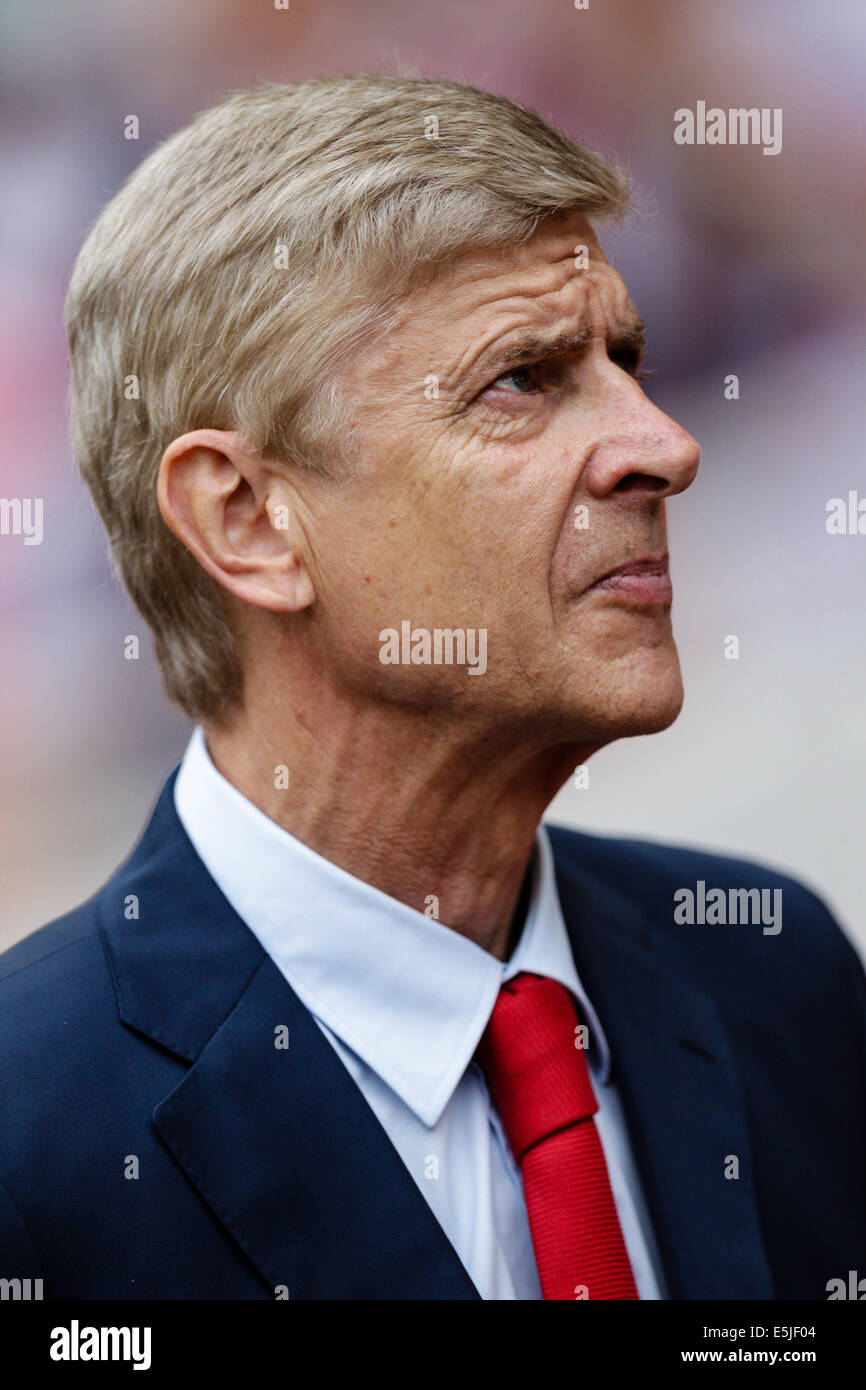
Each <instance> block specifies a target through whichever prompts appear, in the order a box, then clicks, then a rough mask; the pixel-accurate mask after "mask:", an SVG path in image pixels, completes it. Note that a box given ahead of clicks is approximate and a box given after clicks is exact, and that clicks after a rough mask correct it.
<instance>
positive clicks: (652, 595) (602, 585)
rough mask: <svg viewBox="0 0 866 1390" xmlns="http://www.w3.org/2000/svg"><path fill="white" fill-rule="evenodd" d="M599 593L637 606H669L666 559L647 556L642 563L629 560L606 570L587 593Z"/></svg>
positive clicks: (669, 587)
mask: <svg viewBox="0 0 866 1390" xmlns="http://www.w3.org/2000/svg"><path fill="white" fill-rule="evenodd" d="M599 591H601V592H603V593H607V594H610V595H612V596H614V595H620V596H621V597H623V598H629V599H632V600H633V601H635V602H638V603H670V602H671V600H672V598H673V592H674V591H673V587H672V585H671V577H670V574H669V572H668V556H667V553H665V554H664V555H656V556H647V557H646V558H645V559H643V560H632V561H630V563H629V564H627V565H617V567H616V569H612V570H608V572H607V574H603V575H602V576H601V578H600V579H597V580H596V581H595V583H594V584H592V585H590V587H589V589H588V590H587V593H596V592H599Z"/></svg>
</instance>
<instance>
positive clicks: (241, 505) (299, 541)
mask: <svg viewBox="0 0 866 1390" xmlns="http://www.w3.org/2000/svg"><path fill="white" fill-rule="evenodd" d="M280 482H281V480H278V478H277V475H276V474H275V473H274V472H273V469H272V467H269V466H268V465H267V464H265V463H264V461H263V460H261V459H259V458H258V457H257V456H255V455H253V454H251V453H250V452H249V450H248V449H246V448H245V447H244V446H243V445H242V444H241V442H240V439H239V437H238V435H236V434H234V433H231V432H229V431H222V430H196V431H193V432H191V433H190V434H186V435H182V436H180V437H179V438H178V439H175V440H173V441H172V443H171V444H170V445H169V447H168V448H167V449H166V451H165V454H164V455H163V458H162V461H161V464H160V469H159V478H158V482H157V499H158V504H159V509H160V512H161V514H162V517H163V520H164V521H165V523H166V525H167V526H168V527H169V529H170V530H171V531H172V532H173V533H174V534H175V535H176V536H177V537H178V539H179V540H180V541H181V542H182V543H183V544H184V545H185V546H186V548H187V550H189V552H190V553H191V554H192V555H193V556H194V557H195V559H196V560H197V561H198V563H199V564H200V565H201V566H202V568H203V569H204V570H205V571H206V572H207V573H208V574H209V575H211V577H212V578H213V579H215V580H216V581H217V583H219V584H221V585H222V586H223V588H225V589H227V590H228V591H229V592H230V593H231V594H233V595H234V596H235V597H236V598H238V599H241V600H242V601H243V602H245V603H251V604H254V605H255V606H256V607H259V608H266V609H269V610H271V611H273V612H297V611H300V610H301V609H303V608H307V607H309V606H310V604H312V603H313V602H314V601H315V592H314V589H313V584H312V579H311V577H310V574H309V571H308V569H307V565H306V563H305V559H304V553H305V548H306V547H305V536H304V533H303V529H302V527H301V526H300V523H299V521H298V517H297V514H296V509H295V507H294V506H292V505H291V502H290V501H289V500H288V499H287V496H286V490H285V489H284V488H283V487H282V486H280Z"/></svg>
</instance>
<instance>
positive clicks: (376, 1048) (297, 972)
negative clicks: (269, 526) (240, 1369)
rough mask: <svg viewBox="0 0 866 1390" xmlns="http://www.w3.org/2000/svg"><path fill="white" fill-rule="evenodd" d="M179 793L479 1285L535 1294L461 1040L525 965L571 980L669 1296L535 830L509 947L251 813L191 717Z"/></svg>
mask: <svg viewBox="0 0 866 1390" xmlns="http://www.w3.org/2000/svg"><path fill="white" fill-rule="evenodd" d="M175 804H176V807H177V812H178V815H179V816H180V819H181V822H182V824H183V826H184V829H185V830H186V832H187V834H188V835H189V838H190V840H191V841H192V843H193V846H194V848H195V850H196V852H197V853H198V855H199V857H200V858H201V860H202V861H203V863H204V865H205V867H206V868H207V870H208V871H209V873H210V875H211V877H212V878H213V879H214V880H215V882H216V884H217V886H218V887H219V888H220V890H221V891H222V893H223V894H224V896H225V897H226V898H227V899H228V901H229V902H230V903H231V905H232V907H233V908H234V909H235V911H236V912H237V913H238V915H239V916H240V917H241V918H242V919H243V921H244V922H245V923H246V925H247V926H248V927H249V929H250V931H251V932H252V933H253V934H254V935H255V936H256V937H257V938H258V940H259V942H260V943H261V945H262V947H263V948H264V950H265V951H266V952H267V953H268V955H269V956H270V957H271V959H272V960H273V961H274V964H275V965H276V966H277V967H278V969H279V970H280V971H281V972H282V974H283V975H284V976H285V978H286V979H287V980H288V982H289V984H290V985H291V987H292V989H293V990H294V991H295V993H296V994H297V995H298V997H299V999H300V1000H301V1002H302V1003H303V1004H304V1005H306V1007H307V1008H308V1009H309V1011H310V1013H311V1014H312V1015H313V1017H314V1018H315V1020H316V1022H317V1023H318V1025H319V1027H320V1028H321V1030H322V1032H323V1033H324V1035H325V1037H326V1038H327V1039H328V1041H329V1042H330V1043H331V1045H332V1046H333V1047H334V1049H335V1050H336V1052H337V1053H338V1054H339V1056H340V1058H341V1059H342V1061H343V1063H344V1065H345V1066H346V1067H347V1069H348V1070H349V1072H350V1073H351V1075H352V1076H353V1077H354V1079H355V1081H356V1083H357V1085H358V1086H359V1088H360V1090H361V1092H362V1094H363V1096H364V1098H365V1099H366V1101H367V1103H368V1105H369V1106H370V1108H371V1110H372V1111H373V1112H374V1114H375V1115H376V1117H377V1118H378V1120H379V1122H380V1124H381V1125H382V1127H383V1129H384V1130H385V1132H386V1134H387V1135H388V1138H389V1139H390V1140H391V1143H392V1144H393V1145H394V1148H395V1149H396V1150H397V1153H398V1154H399V1155H400V1158H401V1159H402V1161H403V1163H404V1164H405V1165H406V1168H407V1170H408V1172H409V1173H410V1174H411V1177H412V1178H413V1180H414V1181H415V1182H416V1183H417V1185H418V1187H419V1188H420V1190H421V1192H422V1194H423V1196H424V1198H425V1199H426V1201H427V1203H428V1204H429V1206H430V1208H431V1210H432V1212H433V1215H434V1216H435V1218H436V1220H437V1221H438V1223H439V1225H440V1226H441V1227H442V1229H443V1230H444V1232H445V1234H446V1236H447V1237H448V1239H449V1241H450V1242H451V1244H452V1246H453V1247H454V1249H455V1251H456V1252H457V1255H458V1256H459V1258H460V1260H461V1261H462V1263H463V1265H464V1267H465V1269H466V1271H467V1272H468V1274H469V1276H470V1278H471V1279H472V1282H473V1283H474V1285H475V1287H476V1288H477V1290H478V1292H479V1293H480V1295H481V1297H482V1298H485V1299H535V1298H541V1289H540V1286H539V1282H538V1273H537V1270H536V1265H535V1258H534V1254H533V1249H532V1240H531V1237H530V1233H529V1223H528V1221H527V1216H526V1205H525V1202H524V1198H523V1189H522V1185H521V1179H520V1171H519V1169H518V1167H517V1165H516V1163H515V1161H514V1158H513V1157H512V1154H511V1150H510V1148H509V1146H508V1142H507V1140H506V1138H505V1134H504V1131H503V1129H502V1126H501V1124H500V1121H499V1116H498V1114H497V1113H496V1111H495V1109H494V1107H493V1105H492V1104H491V1101H490V1097H489V1095H488V1092H487V1087H486V1085H485V1081H484V1076H483V1073H482V1071H481V1069H480V1067H479V1066H478V1064H477V1063H476V1062H474V1061H473V1053H474V1052H475V1048H476V1046H477V1044H478V1042H479V1039H480V1038H481V1035H482V1033H483V1032H484V1029H485V1027H486V1024H487V1021H488V1019H489V1018H490V1014H491V1012H492V1010H493V1006H494V1004H495V1003H496V999H497V996H498V994H499V989H500V986H501V985H502V984H503V982H504V981H505V980H509V979H511V978H512V976H514V975H517V974H518V973H519V972H520V971H521V970H527V971H531V972H533V973H535V974H537V975H546V976H550V977H551V978H552V979H554V980H558V981H559V982H560V983H561V984H563V985H565V987H566V988H567V989H568V990H570V992H571V994H572V996H573V998H574V1000H575V1003H576V1005H577V1008H578V1012H579V1014H580V1018H581V1021H582V1022H585V1023H586V1024H587V1027H588V1028H589V1038H590V1046H589V1057H588V1060H589V1064H590V1069H591V1074H592V1077H593V1083H594V1086H595V1091H596V1095H597V1097H598V1102H599V1110H598V1113H597V1115H596V1117H595V1118H596V1124H597V1126H598V1131H599V1136H600V1139H601V1143H602V1147H603V1149H604V1153H605V1158H606V1160H607V1166H608V1172H609V1174H610V1181H611V1187H612V1189H613V1195H614V1200H615V1202H616V1207H617V1212H618V1214H619V1220H620V1224H621V1227H622V1232H623V1237H624V1239H625V1243H626V1247H627V1249H628V1253H629V1258H630V1260H631V1265H632V1270H633V1271H634V1277H635V1282H636V1284H637V1289H638V1293H639V1295H640V1297H641V1298H642V1299H658V1298H663V1297H665V1293H664V1286H663V1283H662V1276H661V1268H660V1264H659V1260H658V1254H657V1252H656V1248H655V1243H654V1240H653V1236H652V1231H651V1229H650V1224H649V1218H648V1214H647V1209H646V1205H645V1203H644V1200H643V1196H642V1193H641V1189H640V1182H639V1179H638V1175H637V1171H636V1169H635V1165H634V1161H633V1158H632V1155H631V1149H630V1146H629V1141H628V1135H627V1132H626V1126H625V1121H624V1118H623V1114H622V1109H621V1107H620V1103H619V1099H618V1097H617V1093H616V1088H615V1087H614V1085H613V1084H612V1082H611V1079H610V1054H609V1051H608V1045H607V1041H606V1039H605V1036H604V1033H603V1031H602V1028H601V1025H600V1023H599V1021H598V1019H597V1017H596V1015H595V1011H594V1010H593V1007H592V1004H591V1003H590V1001H589V999H588V998H587V996H586V992H585V991H584V989H583V987H582V985H581V983H580V980H579V979H578V976H577V971H576V969H575V965H574V958H573V956H572V953H571V947H570V945H569V940H568V933H567V931H566V927H565V922H564V920H563V916H562V911H561V908H560V904H559V898H558V895H557V890H556V879H555V876H554V867H553V852H552V850H551V847H550V841H549V839H548V836H547V832H546V830H545V829H544V827H543V826H541V827H539V830H538V834H537V837H536V845H535V853H534V857H533V869H532V880H531V898H530V903H529V908H528V911H527V915H526V920H525V923H524V927H523V931H522V933H521V936H520V940H519V942H518V944H517V947H516V949H515V951H514V953H513V955H512V957H511V959H510V960H509V961H500V960H497V959H496V957H495V956H492V955H491V954H490V953H489V952H488V951H485V950H483V949H482V948H481V947H480V946H476V945H475V943H474V942H472V941H470V940H469V939H468V938H467V937H465V936H461V935H460V934H459V932H456V931H453V930H451V928H449V927H447V926H444V925H442V924H441V923H440V922H437V921H435V920H433V919H430V918H428V917H425V916H424V914H423V913H421V912H418V911H416V910H415V909H414V908H411V907H408V906H407V905H406V904H405V903H402V902H399V901H398V900H397V899H396V898H391V897H388V895H387V894H385V893H382V892H380V891H379V889H378V888H374V887H372V886H371V885H370V884H369V883H365V882H363V881H362V880H361V879H358V878H354V877H353V876H352V875H351V874H349V873H346V871H345V870H344V869H340V868H338V867H337V865H335V864H332V863H331V862H330V860H328V859H324V858H323V857H322V856H321V855H319V854H316V853H315V852H314V851H313V850H311V849H309V848H308V846H307V845H305V844H303V843H302V842H301V841H300V840H298V839H296V838H295V837H294V836H293V835H290V834H289V833H288V832H287V831H285V830H283V829H281V827H280V826H278V825H277V824H276V822H275V821H272V820H271V819H270V818H269V817H268V816H266V815H265V814H264V813H263V812H262V811H259V810H258V808H257V807H256V806H254V805H253V803H252V802H251V801H248V800H247V798H246V797H245V796H243V795H242V794H241V793H240V792H239V791H238V790H237V789H236V788H235V787H233V786H232V785H231V783H230V782H228V781H227V780H226V779H225V778H224V777H223V776H222V774H221V773H219V772H218V771H217V769H216V767H215V766H214V764H213V762H212V760H211V758H210V755H209V753H208V750H207V745H206V743H205V739H204V734H203V733H202V731H201V729H196V731H195V733H194V734H193V737H192V739H191V741H190V744H189V747H188V748H187V751H186V754H185V756H184V759H183V762H182V764H181V769H180V772H179V774H178V778H177V782H176V784H175Z"/></svg>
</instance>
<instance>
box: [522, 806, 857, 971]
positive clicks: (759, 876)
mask: <svg viewBox="0 0 866 1390" xmlns="http://www.w3.org/2000/svg"><path fill="white" fill-rule="evenodd" d="M547 829H548V832H549V834H550V840H551V844H552V847H553V851H554V858H555V860H556V862H557V864H559V865H561V866H562V867H563V868H565V870H566V871H568V869H569V868H571V869H572V870H574V871H577V872H578V873H580V874H590V875H592V876H594V877H595V878H597V879H601V880H602V881H603V883H604V885H605V888H606V890H608V891H610V892H612V893H614V894H616V895H618V897H619V898H620V900H623V899H626V898H631V899H632V901H634V900H637V901H638V902H639V903H640V906H641V907H642V908H643V909H644V911H645V912H646V913H647V915H648V916H649V917H651V918H652V921H653V924H654V926H655V927H656V929H657V930H661V931H663V932H664V933H666V934H668V933H669V935H670V938H671V939H672V940H676V941H677V942H682V941H683V937H682V928H681V927H680V926H679V925H678V923H677V922H676V919H675V917H674V907H675V904H676V901H677V897H676V895H678V894H680V895H682V893H683V891H684V890H688V892H692V893H696V894H697V893H699V892H700V893H702V894H704V895H709V894H710V893H711V892H712V890H714V889H716V890H721V895H722V896H723V898H724V900H725V902H726V903H728V902H732V901H733V899H732V897H731V895H732V894H739V895H741V899H740V900H738V905H739V901H742V902H743V904H745V902H746V899H745V897H744V896H742V895H745V894H748V893H749V892H750V891H753V890H758V893H759V894H763V895H765V896H764V899H763V901H764V902H765V903H767V904H768V905H769V904H772V905H773V908H774V910H775V907H776V904H778V912H779V918H780V922H781V929H780V931H779V932H778V937H779V941H780V942H782V941H783V942H784V943H785V948H786V949H785V950H784V953H785V955H797V954H799V956H800V960H801V963H802V964H803V965H804V966H805V965H807V963H808V961H809V959H810V958H813V959H815V960H823V961H827V960H828V958H832V959H834V960H835V962H836V963H837V964H839V965H841V966H842V967H843V968H844V969H846V970H850V969H851V968H852V967H854V968H856V969H857V970H858V972H862V966H860V964H859V957H858V955H857V952H856V951H855V949H854V947H853V946H852V944H851V942H850V941H849V939H848V937H847V935H846V934H845V932H844V931H843V930H842V928H841V927H840V925H839V923H838V922H837V921H836V919H835V917H834V916H833V915H832V913H831V912H830V910H829V908H828V907H827V905H826V903H825V902H824V901H823V899H822V898H821V897H820V896H819V895H818V894H817V893H816V892H815V891H814V890H813V889H811V888H810V887H808V886H807V885H806V884H804V883H802V882H801V881H800V880H799V879H797V878H796V877H795V876H793V875H791V874H790V873H788V872H786V871H783V870H780V869H776V868H775V867H771V866H769V865H767V864H763V863H760V862H759V861H757V860H752V859H740V858H738V857H736V856H732V855H724V854H717V853H715V852H713V851H711V850H705V849H701V848H696V847H694V846H686V845H673V844H665V843H662V842H656V841H651V840H636V839H628V838H620V837H616V836H603V835H592V834H587V833H586V832H584V831H576V830H570V829H567V828H566V827H564V826H558V825H548V826H547ZM701 884H703V889H701V888H700V885H701ZM775 894H778V895H779V896H778V897H775V896H773V895H775ZM711 923H712V918H710V919H709V924H708V925H707V926H705V927H703V928H700V927H698V926H695V927H694V929H693V930H694V932H695V933H697V935H696V937H695V942H696V945H697V946H698V949H700V945H699V943H700V942H701V941H704V942H706V943H707V944H709V943H710V942H711V941H712V940H714V939H716V940H717V939H718V937H717V933H718V932H727V933H730V932H731V931H734V933H735V934H734V936H733V937H731V936H730V935H727V936H726V940H727V941H729V942H736V943H738V944H739V946H740V947H741V949H745V950H747V951H748V950H749V944H748V943H750V942H751V943H752V944H753V945H754V946H756V947H758V946H759V943H761V942H766V941H767V940H768V939H769V940H773V939H774V938H775V935H776V933H774V932H770V933H767V934H765V933H763V932H762V930H761V928H760V927H758V929H757V935H755V932H754V931H752V932H751V933H750V932H749V931H748V929H746V928H743V926H742V925H740V926H739V928H737V927H731V925H730V924H729V923H727V922H723V923H722V924H720V925H716V926H715V927H713V925H711ZM783 949H784V948H783ZM687 954H688V951H687Z"/></svg>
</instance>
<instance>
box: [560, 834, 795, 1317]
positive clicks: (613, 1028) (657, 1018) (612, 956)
mask: <svg viewBox="0 0 866 1390" xmlns="http://www.w3.org/2000/svg"><path fill="white" fill-rule="evenodd" d="M554 844H555V845H556V846H557V848H559V845H560V844H562V842H558V841H557V840H556V838H555V832H554ZM557 880H558V884H559V892H560V899H561V902H562V906H563V912H564V915H565V919H566V924H567V926H568V930H569V935H570V938H571V943H572V950H573V952H574V956H575V962H576V964H577V969H578V972H579V974H580V976H581V979H582V980H583V982H584V984H585V985H586V988H587V991H588V993H589V996H590V998H591V999H592V1001H593V1004H594V1006H595V1008H596V1010H597V1012H598V1014H599V1018H600V1021H601V1024H602V1027H603V1028H604V1030H605V1034H606V1035H607V1038H608V1042H609V1044H610V1049H611V1054H612V1058H613V1078H612V1079H613V1080H614V1082H615V1084H616V1086H617V1089H618V1091H619V1094H620V1096H621V1099H622V1103H623V1109H624V1112H625V1116H626V1119H627V1122H628V1126H629V1138H630V1140H631V1143H632V1147H633V1150H634V1153H635V1158H636V1161H637V1167H638V1171H639V1172H640V1175H641V1179H642V1182H643V1187H644V1192H645V1195H646V1199H647V1203H648V1206H649V1209H650V1213H651V1215H652V1219H653V1227H654V1231H655V1235H656V1240H657V1243H658V1245H659V1252H660V1255H661V1259H662V1264H663V1267H664V1272H665V1276H666V1279H667V1284H668V1292H669V1295H670V1297H671V1298H675V1299H722V1298H746V1299H768V1298H772V1297H773V1290H772V1284H771V1281H770V1274H769V1269H768V1266H767V1260H766V1254H765V1251H764V1246H763V1240H762V1237H761V1231H760V1225H759V1220H758V1212H757V1204H756V1199H755V1192H754V1186H753V1180H752V1166H751V1158H750V1146H749V1135H748V1129H747V1124H746V1117H745V1113H744V1109H743V1101H742V1095H741V1088H740V1081H739V1077H738V1074H737V1068H736V1063H735V1060H734V1057H733V1054H732V1051H731V1047H730V1044H729V1041H728V1037H727V1034H726V1031H725V1028H724V1025H723V1022H722V1020H721V1017H720V1016H719V1012H718V1009H717V1008H716V1006H715V1004H714V1003H713V1001H712V1000H711V999H709V998H708V997H707V996H706V995H705V994H703V993H702V992H701V991H699V990H697V989H696V988H695V987H694V986H692V985H691V984H689V983H686V982H685V981H683V979H682V978H680V977H679V976H678V975H677V974H676V972H675V971H674V970H673V969H672V968H671V965H670V963H669V962H667V961H665V960H663V959H661V958H660V956H659V953H658V952H657V950H656V949H655V947H654V937H655V936H656V935H657V933H654V932H653V927H652V923H651V921H649V920H648V918H647V916H646V914H645V913H644V911H643V909H642V908H641V907H640V906H639V905H638V904H637V903H635V902H634V901H633V900H630V899H628V898H626V897H624V896H623V895H621V894H620V893H618V892H615V891H613V890H611V889H610V888H609V886H608V885H607V884H605V883H604V882H603V881H602V880H601V879H600V878H599V877H598V876H597V875H595V874H592V873H591V872H590V871H588V870H587V869H586V868H585V867H583V866H580V865H578V864H576V863H575V860H574V856H573V854H572V855H569V854H568V851H567V850H566V851H565V853H563V852H562V850H561V849H560V850H559V852H558V853H557ZM729 1155H735V1156H736V1157H737V1158H738V1160H739V1177H738V1178H737V1179H733V1178H725V1176H724V1172H725V1165H726V1161H727V1157H728V1156H729Z"/></svg>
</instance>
